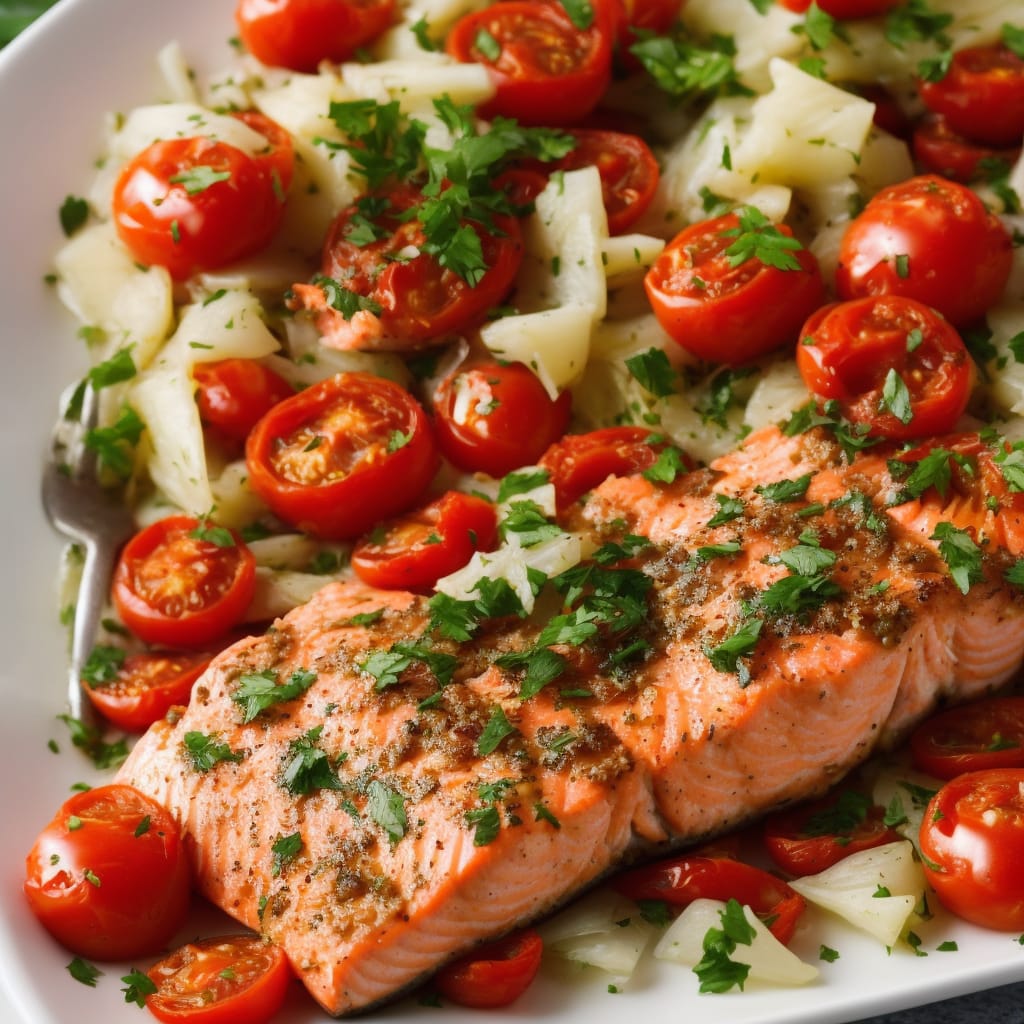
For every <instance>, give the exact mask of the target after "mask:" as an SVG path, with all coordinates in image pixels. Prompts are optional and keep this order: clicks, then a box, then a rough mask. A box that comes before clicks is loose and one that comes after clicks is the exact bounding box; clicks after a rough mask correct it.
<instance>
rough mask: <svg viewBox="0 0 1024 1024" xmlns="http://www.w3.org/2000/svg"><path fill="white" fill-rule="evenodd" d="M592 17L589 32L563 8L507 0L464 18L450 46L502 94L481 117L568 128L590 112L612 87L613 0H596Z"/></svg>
mask: <svg viewBox="0 0 1024 1024" xmlns="http://www.w3.org/2000/svg"><path fill="white" fill-rule="evenodd" d="M592 12H593V13H592V17H593V20H592V21H591V22H590V24H589V25H588V26H587V27H585V28H579V27H577V25H575V24H574V23H573V20H572V18H570V16H569V14H568V13H567V12H566V10H565V8H564V7H562V6H561V4H558V3H547V2H544V0H504V2H502V3H499V4H492V5H491V6H489V7H485V8H484V9H483V10H479V11H473V12H471V13H469V14H465V15H463V16H462V17H461V18H460V19H459V20H458V21H457V22H456V23H455V25H454V26H453V28H452V30H451V31H450V32H449V33H448V39H447V43H446V48H447V50H448V53H449V54H450V55H451V56H452V57H454V58H455V59H456V60H459V61H462V62H464V63H472V62H476V63H480V64H483V65H484V67H486V68H487V70H488V71H489V72H490V75H491V78H492V80H493V82H494V85H495V88H496V90H497V91H496V93H495V95H494V98H493V99H491V100H489V101H488V102H487V103H484V104H482V105H481V106H480V108H479V112H480V115H481V116H482V117H485V118H493V117H495V116H497V115H502V116H504V117H513V118H515V119H516V120H517V121H519V122H521V123H522V124H543V125H565V124H572V123H574V122H576V121H579V120H580V118H582V117H584V116H585V115H587V114H588V113H590V111H591V110H593V109H594V107H595V106H597V103H598V101H599V100H600V99H601V96H602V95H603V94H604V91H605V89H606V88H607V87H608V83H609V82H610V81H611V67H612V48H611V40H612V32H613V26H612V16H613V8H612V5H611V4H610V3H608V2H607V0H596V2H595V3H594V4H593V5H592Z"/></svg>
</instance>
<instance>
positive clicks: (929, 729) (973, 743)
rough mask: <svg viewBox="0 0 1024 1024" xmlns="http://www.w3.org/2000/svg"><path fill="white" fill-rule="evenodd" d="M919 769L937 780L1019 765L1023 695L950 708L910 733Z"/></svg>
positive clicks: (1023, 747) (1023, 745) (1023, 763)
mask: <svg viewBox="0 0 1024 1024" xmlns="http://www.w3.org/2000/svg"><path fill="white" fill-rule="evenodd" d="M910 752H911V755H912V756H913V758H914V764H915V766H916V767H918V768H920V769H921V771H923V772H927V773H928V774H929V775H935V776H937V777H938V778H940V779H953V778H956V776H957V775H963V774H964V772H977V771H982V770H983V769H986V768H1024V697H990V698H988V699H987V700H979V701H975V702H974V703H972V704H965V705H962V706H959V707H954V708H950V709H949V710H948V711H943V712H941V713H940V714H937V715H932V717H931V718H928V719H926V720H925V721H924V722H922V723H921V724H920V725H919V726H918V727H917V728H916V729H915V730H914V732H913V733H912V734H911V737H910Z"/></svg>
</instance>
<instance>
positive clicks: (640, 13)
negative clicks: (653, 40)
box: [615, 0, 685, 69]
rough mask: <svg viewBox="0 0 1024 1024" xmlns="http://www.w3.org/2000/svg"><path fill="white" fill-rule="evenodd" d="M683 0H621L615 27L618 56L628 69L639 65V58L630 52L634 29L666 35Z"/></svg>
mask: <svg viewBox="0 0 1024 1024" xmlns="http://www.w3.org/2000/svg"><path fill="white" fill-rule="evenodd" d="M684 4H685V0H621V3H619V5H618V6H619V12H618V15H619V16H618V22H617V25H616V30H615V45H616V49H617V50H618V54H617V59H618V60H620V61H622V62H623V64H624V65H625V67H626V68H627V69H632V68H635V67H638V66H639V63H640V62H639V61H638V60H637V59H636V58H635V57H634V56H633V55H632V54H631V53H630V52H629V48H630V47H631V46H632V45H633V44H634V43H635V42H636V41H637V38H638V36H637V30H638V29H639V30H640V32H641V33H644V32H649V33H652V34H654V35H656V36H665V35H668V34H669V31H670V29H671V28H672V26H673V25H674V24H675V23H676V19H677V18H678V17H679V12H680V11H681V10H682V8H683V6H684Z"/></svg>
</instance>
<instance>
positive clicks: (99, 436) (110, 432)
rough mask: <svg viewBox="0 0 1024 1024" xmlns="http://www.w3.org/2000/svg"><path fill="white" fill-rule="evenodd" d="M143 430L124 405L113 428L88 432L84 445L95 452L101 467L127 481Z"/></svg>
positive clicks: (134, 415)
mask: <svg viewBox="0 0 1024 1024" xmlns="http://www.w3.org/2000/svg"><path fill="white" fill-rule="evenodd" d="M144 428H145V424H144V423H143V422H142V420H141V419H140V418H139V416H138V414H137V413H136V412H135V410H134V409H132V408H131V407H130V406H127V405H126V406H124V408H122V410H121V412H120V415H119V416H118V418H117V421H116V422H115V423H114V425H113V426H110V427H95V428H94V429H92V430H90V431H89V432H88V433H87V434H86V435H85V443H86V446H87V447H89V448H91V449H92V450H93V451H94V452H96V454H97V456H98V458H99V462H100V465H101V466H103V467H105V468H107V469H109V470H110V471H111V472H112V473H113V474H114V475H115V476H117V477H119V478H120V479H121V480H127V479H128V477H129V476H131V473H132V469H133V467H134V456H135V446H136V445H137V444H138V443H139V439H140V438H141V437H142V431H143V429H144Z"/></svg>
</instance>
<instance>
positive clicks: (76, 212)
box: [59, 196, 89, 238]
mask: <svg viewBox="0 0 1024 1024" xmlns="http://www.w3.org/2000/svg"><path fill="white" fill-rule="evenodd" d="M59 216H60V226H61V230H62V231H63V232H64V234H65V235H67V236H68V238H70V237H71V236H72V235H73V234H74V233H75V232H76V231H77V230H78V229H79V228H80V227H82V226H83V225H84V224H85V222H86V221H87V220H88V219H89V204H88V203H87V202H86V201H85V200H84V199H82V198H81V197H80V196H67V197H65V199H64V202H63V203H61V206H60V211H59Z"/></svg>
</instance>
